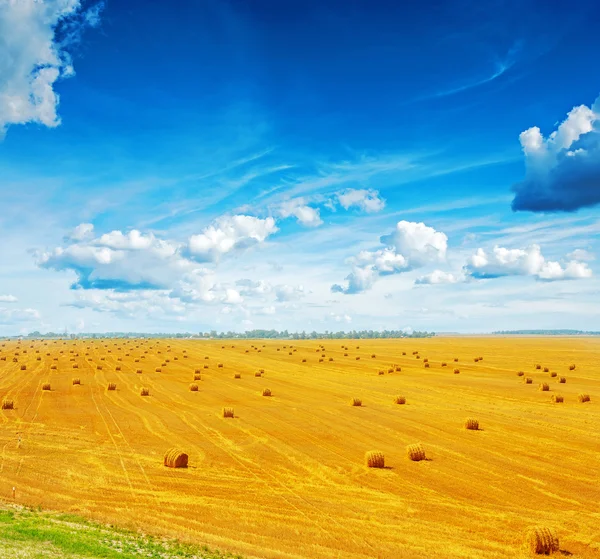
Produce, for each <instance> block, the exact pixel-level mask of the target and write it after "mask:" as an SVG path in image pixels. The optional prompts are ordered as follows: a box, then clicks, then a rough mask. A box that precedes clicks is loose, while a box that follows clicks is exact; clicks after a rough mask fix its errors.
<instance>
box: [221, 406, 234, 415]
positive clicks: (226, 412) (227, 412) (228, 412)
mask: <svg viewBox="0 0 600 559" xmlns="http://www.w3.org/2000/svg"><path fill="white" fill-rule="evenodd" d="M223 417H233V408H229V407H227V408H223Z"/></svg>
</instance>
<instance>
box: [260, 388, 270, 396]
mask: <svg viewBox="0 0 600 559" xmlns="http://www.w3.org/2000/svg"><path fill="white" fill-rule="evenodd" d="M262 395H263V396H271V389H270V388H263V391H262Z"/></svg>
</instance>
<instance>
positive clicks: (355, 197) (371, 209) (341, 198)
mask: <svg viewBox="0 0 600 559" xmlns="http://www.w3.org/2000/svg"><path fill="white" fill-rule="evenodd" d="M336 198H337V201H338V202H339V204H340V205H341V206H342V208H344V209H345V210H348V209H350V208H353V207H355V208H359V209H360V210H362V211H364V212H367V213H375V212H379V211H381V210H383V208H384V207H385V200H384V199H383V198H381V197H380V196H379V192H378V191H377V190H372V189H370V190H358V189H354V188H348V189H346V190H342V191H340V192H338V193H337V194H336Z"/></svg>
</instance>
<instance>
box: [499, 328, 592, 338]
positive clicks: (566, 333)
mask: <svg viewBox="0 0 600 559" xmlns="http://www.w3.org/2000/svg"><path fill="white" fill-rule="evenodd" d="M492 334H497V335H516V336H519V335H521V336H600V332H594V331H588V330H567V329H563V330H498V331H497V332H492Z"/></svg>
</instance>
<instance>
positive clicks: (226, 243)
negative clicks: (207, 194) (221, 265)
mask: <svg viewBox="0 0 600 559" xmlns="http://www.w3.org/2000/svg"><path fill="white" fill-rule="evenodd" d="M277 231H278V228H277V226H276V225H275V219H273V218H272V217H267V218H265V219H261V218H258V217H254V216H249V215H234V216H225V217H221V218H219V219H218V220H217V221H216V222H215V224H214V225H210V226H208V227H207V228H206V229H204V231H203V232H202V233H200V234H199V235H192V236H191V237H190V238H189V242H188V247H187V248H188V253H189V255H190V256H191V257H192V258H194V259H195V260H198V261H201V262H209V261H213V262H214V261H218V260H219V259H220V258H221V256H223V255H224V254H227V253H229V252H231V251H234V250H243V249H246V248H249V247H251V246H253V245H256V244H258V243H262V242H264V241H265V240H266V238H267V237H268V236H269V235H272V234H273V233H276V232H277Z"/></svg>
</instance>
